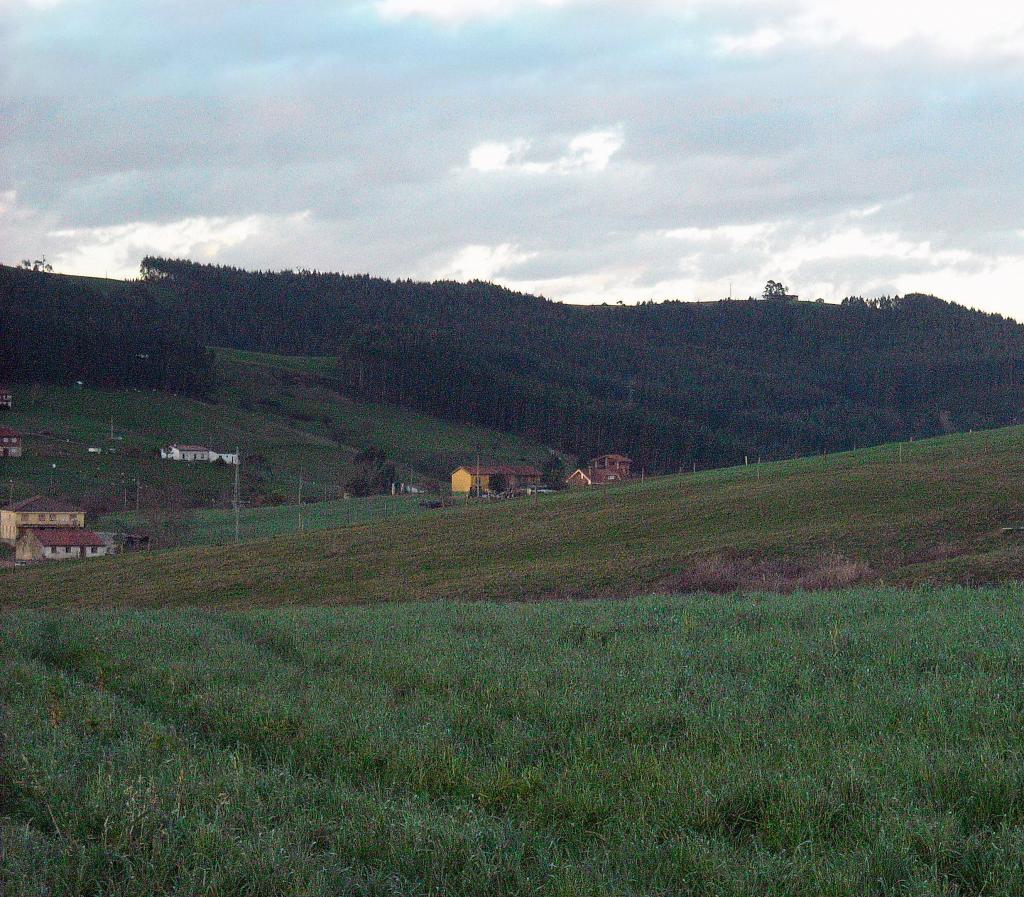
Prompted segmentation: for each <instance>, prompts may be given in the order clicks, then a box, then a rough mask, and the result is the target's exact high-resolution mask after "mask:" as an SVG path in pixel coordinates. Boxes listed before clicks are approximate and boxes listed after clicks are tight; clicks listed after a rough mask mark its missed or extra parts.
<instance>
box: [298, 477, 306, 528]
mask: <svg viewBox="0 0 1024 897" xmlns="http://www.w3.org/2000/svg"><path fill="white" fill-rule="evenodd" d="M304 529H305V523H304V522H303V520H302V473H301V472H300V473H299V532H300V533H301V532H302V531H303V530H304Z"/></svg>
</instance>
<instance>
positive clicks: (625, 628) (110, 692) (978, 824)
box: [0, 587, 1024, 897]
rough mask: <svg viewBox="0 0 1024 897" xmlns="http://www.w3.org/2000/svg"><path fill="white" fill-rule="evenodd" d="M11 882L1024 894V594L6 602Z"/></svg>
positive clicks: (71, 891) (117, 896)
mask: <svg viewBox="0 0 1024 897" xmlns="http://www.w3.org/2000/svg"><path fill="white" fill-rule="evenodd" d="M0 664H2V672H3V675H2V677H0V702H2V703H0V706H2V708H3V713H4V716H5V719H4V725H3V726H2V728H0V731H2V732H3V733H4V735H5V744H4V753H3V755H2V757H0V826H2V838H3V844H4V850H5V855H4V861H3V862H2V863H0V892H2V893H4V894H5V897H22V895H30V894H31V895H39V894H54V895H56V894H60V895H97V894H103V895H107V897H148V895H163V894H175V895H210V897H214V895H223V897H234V895H238V894H246V895H266V897H286V895H303V897H315V895H417V897H424V895H438V897H440V895H445V897H455V895H466V897H477V895H483V894H487V895H503V894H504V895H523V894H536V895H560V897H568V895H581V897H582V895H587V897H590V895H615V897H625V895H716V897H727V895H780V897H781V895H807V897H818V895H836V897H838V895H851V897H853V895H856V897H860V895H867V894H876V895H922V897H923V895H938V894H942V895H967V894H986V895H1006V897H1012V895H1018V894H1020V893H1021V892H1022V891H1024V802H1022V801H1021V798H1020V795H1021V794H1022V793H1024V764H1022V763H1021V756H1022V755H1024V697H1022V696H1024V690H1022V688H1021V685H1022V675H1024V605H1022V603H1021V591H1020V589H1019V588H1018V587H1003V588H995V589H987V590H986V589H983V590H970V589H964V588H945V589H920V590H916V591H897V590H888V589H861V590H853V591H849V592H845V593H838V594H827V593H816V594H808V593H801V594H795V595H791V596H788V597H779V596H771V595H762V594H755V595H747V596H737V595H731V596H707V595H696V596H690V597H651V598H643V599H639V600H634V601H628V602H623V601H592V602H544V603H539V604H529V603H519V604H515V603H513V604H492V603H475V604H466V603H451V602H435V603H429V604H428V603H419V604H405V605H377V606H372V607H348V608H284V609H277V610H269V611H250V612H245V613H238V612H209V611H198V610H162V611H146V610H120V611H114V612H101V611H90V612H75V611H69V612H67V613H62V614H54V613H43V612H38V611H19V612H13V613H7V614H5V615H4V616H3V617H2V618H0Z"/></svg>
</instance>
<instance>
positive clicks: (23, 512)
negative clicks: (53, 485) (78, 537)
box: [0, 495, 85, 545]
mask: <svg viewBox="0 0 1024 897" xmlns="http://www.w3.org/2000/svg"><path fill="white" fill-rule="evenodd" d="M84 526H85V511H83V510H82V509H81V508H76V507H74V506H73V505H69V504H65V503H64V502H61V501H55V500H54V499H52V498H46V497H45V496H42V495H34V496H32V498H26V499H24V500H23V501H18V502H15V503H14V504H12V505H7V507H5V508H0V541H2V542H6V543H7V544H8V545H14V544H15V543H16V542H17V541H18V536H19V535H20V534H21V531H22V530H24V529H29V528H31V529H37V528H59V529H69V528H70V529H80V528H82V527H84Z"/></svg>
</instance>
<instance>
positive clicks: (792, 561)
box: [659, 552, 878, 594]
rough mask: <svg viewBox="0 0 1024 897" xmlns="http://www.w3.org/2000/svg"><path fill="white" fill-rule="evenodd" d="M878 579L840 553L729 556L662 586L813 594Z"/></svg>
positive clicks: (704, 561) (699, 563) (693, 567)
mask: <svg viewBox="0 0 1024 897" xmlns="http://www.w3.org/2000/svg"><path fill="white" fill-rule="evenodd" d="M877 579H878V573H877V571H876V570H875V569H874V568H873V567H872V566H871V565H870V564H868V563H867V562H866V561H862V560H857V559H854V558H848V557H846V556H845V555H842V554H839V553H837V552H826V553H824V554H819V555H815V556H811V557H766V556H763V555H761V556H750V557H748V556H727V555H722V554H716V555H712V556H710V557H706V558H698V559H696V560H694V561H693V562H691V563H690V564H689V565H688V566H687V567H685V568H683V569H682V570H680V571H679V572H678V573H675V574H673V575H672V576H669V577H667V578H666V579H664V580H662V582H661V583H660V584H659V587H660V589H661V590H664V591H668V592H712V593H715V594H727V593H729V592H780V593H784V594H789V593H791V592H801V591H804V592H811V591H820V590H829V589H845V588H849V587H851V586H855V585H861V584H863V583H869V582H874V581H876V580H877Z"/></svg>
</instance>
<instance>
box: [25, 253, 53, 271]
mask: <svg viewBox="0 0 1024 897" xmlns="http://www.w3.org/2000/svg"><path fill="white" fill-rule="evenodd" d="M18 267H19V268H25V269H26V270H27V271H44V272H46V273H47V274H49V273H50V272H51V271H53V265H51V264H50V263H49V262H48V261H46V256H45V255H44V256H43V257H42V258H41V259H22V260H21V264H20V265H18Z"/></svg>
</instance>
